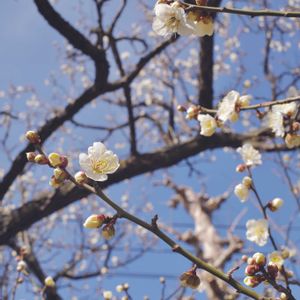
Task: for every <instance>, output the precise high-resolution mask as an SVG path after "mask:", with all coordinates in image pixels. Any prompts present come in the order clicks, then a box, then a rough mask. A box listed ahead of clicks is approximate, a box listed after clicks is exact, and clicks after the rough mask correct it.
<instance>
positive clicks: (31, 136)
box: [26, 130, 41, 144]
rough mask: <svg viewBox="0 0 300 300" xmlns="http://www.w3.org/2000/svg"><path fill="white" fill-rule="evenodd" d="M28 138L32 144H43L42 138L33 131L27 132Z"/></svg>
mask: <svg viewBox="0 0 300 300" xmlns="http://www.w3.org/2000/svg"><path fill="white" fill-rule="evenodd" d="M26 138H27V140H28V141H29V142H30V143H32V144H40V143H41V138H40V136H39V135H38V134H37V132H35V131H32V130H30V131H27V132H26Z"/></svg>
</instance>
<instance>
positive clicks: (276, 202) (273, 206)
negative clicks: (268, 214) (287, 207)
mask: <svg viewBox="0 0 300 300" xmlns="http://www.w3.org/2000/svg"><path fill="white" fill-rule="evenodd" d="M282 205H283V200H282V199H281V198H274V199H273V200H272V201H270V202H269V203H268V208H269V210H270V211H273V212H274V211H277V210H278V209H279V208H280V207H281V206H282Z"/></svg>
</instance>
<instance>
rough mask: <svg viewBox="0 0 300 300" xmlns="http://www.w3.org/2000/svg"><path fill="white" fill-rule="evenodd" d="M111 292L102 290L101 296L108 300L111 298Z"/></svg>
mask: <svg viewBox="0 0 300 300" xmlns="http://www.w3.org/2000/svg"><path fill="white" fill-rule="evenodd" d="M112 296H113V295H112V292H111V291H104V292H103V298H104V300H110V299H112Z"/></svg>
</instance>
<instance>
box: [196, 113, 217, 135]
mask: <svg viewBox="0 0 300 300" xmlns="http://www.w3.org/2000/svg"><path fill="white" fill-rule="evenodd" d="M198 121H199V122H200V126H201V132H200V134H202V135H204V136H212V135H213V134H214V133H215V131H216V129H217V122H216V120H215V118H213V117H212V116H210V115H198Z"/></svg>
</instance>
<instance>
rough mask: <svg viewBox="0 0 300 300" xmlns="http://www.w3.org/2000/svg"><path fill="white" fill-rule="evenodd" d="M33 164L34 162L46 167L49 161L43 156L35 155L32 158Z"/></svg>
mask: <svg viewBox="0 0 300 300" xmlns="http://www.w3.org/2000/svg"><path fill="white" fill-rule="evenodd" d="M34 162H36V163H37V164H39V165H47V164H48V163H49V160H48V158H47V157H46V156H45V155H43V154H37V155H36V157H35V158H34Z"/></svg>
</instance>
